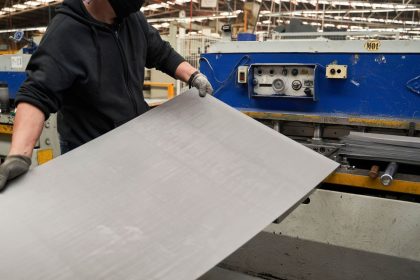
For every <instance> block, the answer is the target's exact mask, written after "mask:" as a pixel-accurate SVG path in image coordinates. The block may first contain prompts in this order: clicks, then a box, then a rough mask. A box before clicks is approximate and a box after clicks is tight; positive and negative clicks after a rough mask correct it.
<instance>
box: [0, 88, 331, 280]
mask: <svg viewBox="0 0 420 280" xmlns="http://www.w3.org/2000/svg"><path fill="white" fill-rule="evenodd" d="M336 167H337V164H336V163H335V162H333V161H331V160H329V159H327V158H325V157H323V156H321V155H319V154H317V153H315V152H313V151H311V150H309V149H307V148H305V147H303V146H302V145H300V144H298V143H296V142H294V141H292V140H290V139H288V138H287V137H285V136H283V135H280V134H279V133H277V132H275V131H274V130H271V129H270V128H268V127H265V126H263V125H261V124H260V123H258V122H257V121H255V120H253V119H251V118H249V117H246V116H245V115H243V114H241V113H240V112H238V111H236V110H234V109H232V108H230V107H229V106H227V105H225V104H224V103H222V102H220V101H218V100H217V99H215V98H213V97H206V98H199V97H198V94H197V92H195V91H191V92H188V93H186V94H184V95H181V96H179V97H177V98H175V99H174V100H171V101H169V102H167V103H165V104H163V105H162V106H159V107H158V108H156V109H153V110H151V111H150V112H148V113H146V114H144V115H143V116H140V117H139V118H136V119H134V120H132V121H131V122H129V123H127V124H125V125H123V126H121V127H119V128H117V129H115V130H113V131H111V132H110V133H108V134H106V135H104V136H102V137H99V138H97V139H95V140H93V141H91V142H90V143H88V144H86V145H84V146H82V147H80V148H78V149H76V150H74V151H72V152H70V153H68V154H65V155H63V156H61V157H59V158H57V159H55V160H53V161H51V162H49V163H47V164H45V165H43V166H40V167H38V168H34V169H33V170H31V171H30V172H29V174H27V176H24V178H21V179H18V180H17V181H16V182H14V183H13V184H11V186H10V188H9V189H8V190H7V191H6V193H4V194H2V195H1V196H0V225H1V227H0V250H1V254H0V279H33V280H35V279H42V280H49V279H54V280H62V279H136V280H137V279H147V280H149V279H169V280H171V279H176V280H179V279H183V280H188V279H196V278H198V277H199V276H201V275H202V274H203V273H205V272H206V271H208V270H209V269H211V268H212V267H213V266H214V265H216V264H217V263H218V262H220V261H221V260H223V259H224V258H225V257H227V256H228V255H229V254H231V253H232V252H233V251H235V250H236V249H237V248H239V247H240V246H241V245H242V244H244V243H245V242H246V241H247V240H249V239H250V238H252V237H253V236H254V235H256V234H257V233H258V232H259V231H260V230H261V229H263V228H264V227H265V226H266V225H268V224H269V223H270V222H271V221H273V220H274V219H275V218H276V217H278V216H280V215H282V214H284V213H286V212H288V211H290V209H292V208H293V207H295V206H296V205H297V204H298V203H299V201H301V200H302V199H303V198H304V197H305V196H307V195H308V194H309V193H310V192H311V191H312V190H313V188H314V187H315V186H316V185H317V184H318V183H319V182H321V181H322V180H323V179H324V178H325V177H326V176H327V175H328V174H330V173H331V172H332V171H333V170H334V169H335V168H336Z"/></svg>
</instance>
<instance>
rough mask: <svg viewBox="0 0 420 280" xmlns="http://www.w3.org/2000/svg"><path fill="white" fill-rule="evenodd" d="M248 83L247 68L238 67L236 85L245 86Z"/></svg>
mask: <svg viewBox="0 0 420 280" xmlns="http://www.w3.org/2000/svg"><path fill="white" fill-rule="evenodd" d="M247 82H248V66H239V67H238V84H246V83H247Z"/></svg>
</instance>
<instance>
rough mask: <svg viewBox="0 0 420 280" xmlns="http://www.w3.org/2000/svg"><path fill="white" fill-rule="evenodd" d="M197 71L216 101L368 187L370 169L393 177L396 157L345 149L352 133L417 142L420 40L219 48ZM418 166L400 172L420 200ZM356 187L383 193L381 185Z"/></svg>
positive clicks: (229, 44) (214, 48)
mask: <svg viewBox="0 0 420 280" xmlns="http://www.w3.org/2000/svg"><path fill="white" fill-rule="evenodd" d="M200 70H201V72H202V73H204V74H205V75H206V76H207V77H208V78H209V80H210V82H211V83H212V85H213V88H214V89H215V96H216V97H217V98H219V99H220V100H222V101H224V102H225V103H227V104H229V105H230V106H232V107H235V108H237V109H238V110H240V111H242V112H244V113H245V114H247V115H249V116H251V117H253V118H255V119H258V120H260V121H262V122H264V123H266V124H267V125H269V126H271V127H273V128H274V129H275V130H277V131H279V132H281V133H283V134H285V135H287V136H289V137H291V138H293V139H295V140H297V141H299V142H301V143H302V144H304V145H306V146H308V147H310V148H312V149H314V150H316V151H318V152H320V153H322V154H324V155H326V156H329V157H331V158H333V159H335V160H337V161H339V162H340V163H342V166H343V168H342V169H341V171H342V172H343V173H352V174H356V173H357V174H358V175H363V176H365V177H364V178H365V179H364V180H366V178H367V174H368V171H369V170H370V168H371V167H372V168H373V167H375V168H376V167H377V166H379V168H376V169H375V170H381V171H382V170H383V171H385V170H388V169H389V168H387V166H389V165H390V164H391V163H392V162H390V161H389V159H392V158H393V157H391V156H387V154H386V153H385V155H381V157H367V156H366V157H365V156H364V155H365V154H366V153H364V154H361V153H360V152H356V151H355V150H354V149H345V148H344V147H348V142H346V141H347V140H346V139H347V137H348V135H349V134H350V133H351V132H352V131H353V132H360V131H362V132H371V133H380V134H385V135H388V134H389V135H406V136H419V135H420V132H419V131H420V41H399V40H392V41H391V40H388V41H379V40H341V41H338V40H337V41H333V40H326V39H322V40H319V39H317V40H280V41H266V42H252V41H245V42H244V41H237V42H219V43H217V44H215V45H213V46H212V47H211V48H210V50H209V53H206V54H203V55H202V57H201V63H200ZM348 141H350V140H348ZM392 149H393V148H392V147H391V150H392ZM417 152H418V151H417ZM356 154H357V156H356ZM394 154H395V152H394ZM397 154H398V153H397ZM410 154H411V155H412V156H413V157H416V156H415V155H416V154H415V153H414V151H413V153H410V152H408V155H410ZM418 159H419V160H418V161H415V162H414V163H413V161H410V164H411V163H413V166H408V167H407V166H403V165H401V168H400V169H399V170H398V172H399V174H400V173H403V174H409V176H410V178H409V180H410V181H415V182H417V185H416V189H417V191H418V193H419V194H420V171H419V170H420V167H419V166H420V156H419V157H418ZM395 161H396V162H399V163H401V164H406V163H407V160H406V159H402V158H401V159H396V160H395ZM349 166H351V167H352V168H353V167H354V169H355V170H356V171H354V170H351V171H349V170H348V167H349ZM346 168H347V169H346ZM412 175H414V177H412ZM346 180H347V179H346ZM342 181H345V180H342ZM354 182H356V181H354ZM354 182H351V184H352V185H354V186H356V185H357V186H366V185H367V187H371V188H378V182H377V181H367V183H366V182H361V181H359V183H354ZM345 184H348V182H346V183H345ZM379 184H380V183H379ZM417 191H416V192H417Z"/></svg>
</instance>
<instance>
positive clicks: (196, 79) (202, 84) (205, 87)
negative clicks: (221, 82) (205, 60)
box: [190, 73, 213, 97]
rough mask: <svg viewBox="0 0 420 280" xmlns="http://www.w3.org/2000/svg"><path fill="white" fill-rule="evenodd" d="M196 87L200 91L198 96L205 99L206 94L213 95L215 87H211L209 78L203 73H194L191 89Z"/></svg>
mask: <svg viewBox="0 0 420 280" xmlns="http://www.w3.org/2000/svg"><path fill="white" fill-rule="evenodd" d="M191 87H195V88H197V89H198V94H199V95H200V96H201V97H205V96H206V94H210V95H212V94H213V87H212V86H211V84H210V82H209V80H207V77H206V76H204V75H203V74H201V73H194V74H193V78H192V80H191V83H190V88H191Z"/></svg>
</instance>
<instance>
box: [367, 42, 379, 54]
mask: <svg viewBox="0 0 420 280" xmlns="http://www.w3.org/2000/svg"><path fill="white" fill-rule="evenodd" d="M380 47H381V41H379V40H369V41H367V42H366V43H365V49H366V50H367V51H370V52H376V51H379V48H380Z"/></svg>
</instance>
